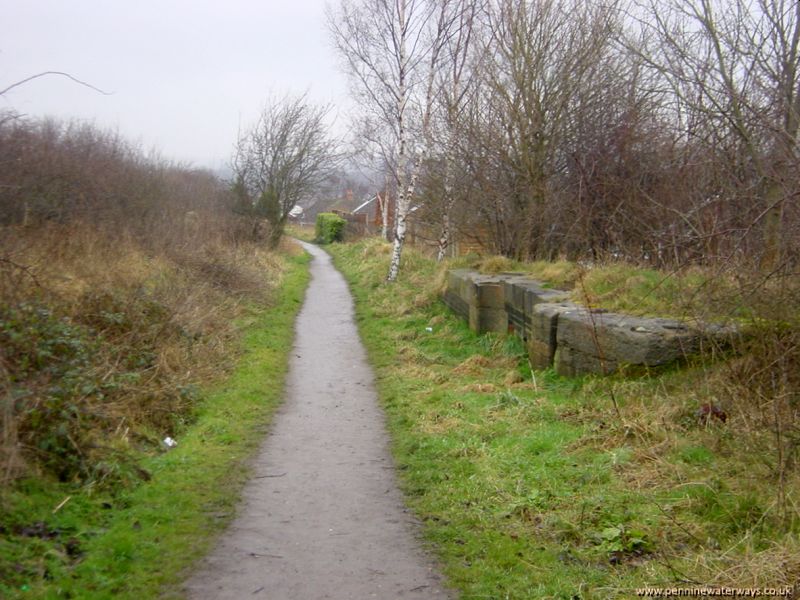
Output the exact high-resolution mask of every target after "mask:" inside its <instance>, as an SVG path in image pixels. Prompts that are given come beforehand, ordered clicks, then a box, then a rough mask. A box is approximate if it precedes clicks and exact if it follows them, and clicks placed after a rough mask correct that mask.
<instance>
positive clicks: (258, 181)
mask: <svg viewBox="0 0 800 600" xmlns="http://www.w3.org/2000/svg"><path fill="white" fill-rule="evenodd" d="M329 111H330V109H329V107H327V106H314V105H312V104H311V103H310V102H309V101H308V99H307V97H306V96H305V95H301V96H294V97H293V96H285V97H283V98H280V99H273V100H271V101H269V102H268V103H267V105H266V106H265V107H264V109H263V111H262V112H261V115H260V117H259V119H258V121H257V122H256V123H255V125H254V126H253V127H252V128H251V129H249V130H248V131H245V132H244V133H243V134H240V136H239V139H238V141H237V143H236V147H235V150H234V156H233V161H232V167H233V172H234V184H233V190H234V193H235V194H236V196H237V198H238V205H239V207H240V209H241V210H244V211H246V212H248V213H249V214H252V215H254V216H255V217H257V218H259V219H260V218H264V219H266V220H267V221H268V222H269V224H270V233H269V244H270V245H271V246H275V245H277V244H278V242H279V241H280V238H281V235H282V234H283V229H284V226H285V224H286V220H287V219H288V217H289V212H290V211H291V210H292V208H293V207H294V206H295V205H296V204H298V203H299V202H302V201H304V200H306V199H308V198H309V197H310V196H311V195H312V194H313V193H314V192H315V191H316V190H317V189H318V188H319V186H320V185H321V184H322V183H323V181H324V180H325V178H326V177H327V176H328V175H330V174H331V173H332V172H333V170H334V169H335V168H336V165H337V162H338V152H337V147H338V143H337V141H336V140H334V139H333V138H331V137H330V136H329V135H328V128H327V125H326V122H325V121H326V118H327V115H328V113H329Z"/></svg>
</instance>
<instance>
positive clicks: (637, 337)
mask: <svg viewBox="0 0 800 600" xmlns="http://www.w3.org/2000/svg"><path fill="white" fill-rule="evenodd" d="M568 296H569V294H568V292H565V291H563V290H554V289H551V288H548V287H546V286H545V285H544V284H543V283H542V282H540V281H537V280H535V279H531V278H529V277H525V276H522V275H520V274H518V273H503V274H499V275H481V274H480V273H477V272H476V271H470V270H467V269H459V270H453V271H450V273H449V276H448V285H447V290H446V292H445V294H444V301H445V303H446V304H447V305H448V306H449V307H450V308H451V310H453V311H454V312H455V313H457V314H459V315H461V317H462V318H464V319H466V320H468V321H469V325H470V328H471V329H472V330H473V331H476V332H478V333H485V332H487V331H493V332H497V333H506V332H510V333H514V334H516V335H519V336H520V337H521V338H522V339H523V340H525V343H526V346H527V348H528V355H529V357H530V360H531V364H532V365H533V367H534V368H538V369H544V368H549V367H551V366H552V367H555V370H556V371H557V372H558V373H559V374H561V375H567V376H575V375H583V374H587V373H599V374H608V373H611V372H613V371H616V370H617V369H619V368H621V367H624V366H629V365H630V366H642V367H657V366H661V365H666V364H669V363H671V362H674V361H676V360H678V359H680V358H683V357H685V356H687V355H689V354H692V353H695V352H697V351H698V350H699V348H700V343H701V340H702V339H703V336H704V333H703V332H701V331H699V330H698V329H694V328H690V327H689V326H687V325H686V324H684V323H681V322H680V321H676V320H673V319H661V318H644V317H632V316H629V315H622V314H616V313H609V312H605V311H601V310H593V311H590V310H588V309H586V308H585V307H582V306H579V305H577V304H574V303H572V302H569V301H568V300H567V298H568ZM706 333H707V332H706Z"/></svg>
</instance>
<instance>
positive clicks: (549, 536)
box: [329, 240, 800, 600]
mask: <svg viewBox="0 0 800 600" xmlns="http://www.w3.org/2000/svg"><path fill="white" fill-rule="evenodd" d="M329 249H330V252H331V253H332V254H333V256H334V259H335V262H336V264H337V266H338V267H339V268H340V269H341V270H342V271H343V273H344V274H345V276H346V277H347V279H348V281H349V282H350V286H351V290H352V291H353V294H354V297H355V300H356V312H357V317H358V321H359V326H360V330H361V333H362V336H363V338H364V341H365V344H366V346H367V349H368V352H369V356H370V360H371V362H372V364H373V365H374V367H375V369H376V375H377V384H378V389H379V393H380V396H381V400H382V403H383V405H384V407H385V409H386V412H387V416H388V423H389V428H390V432H391V435H392V438H393V451H394V456H395V460H396V462H397V464H398V467H399V469H400V474H401V482H402V486H403V489H404V492H405V494H406V498H407V502H408V504H409V506H410V507H411V508H412V509H413V511H414V512H415V513H416V514H417V515H418V517H419V518H420V519H421V520H422V521H423V523H424V524H425V534H426V537H427V539H428V541H429V543H430V544H431V545H432V547H433V549H434V551H435V552H436V554H437V555H438V556H439V557H440V559H441V561H442V563H443V565H444V571H445V573H446V575H447V577H448V579H449V581H450V582H451V584H452V585H453V586H454V587H455V588H456V589H458V590H459V591H460V593H461V597H462V598H463V599H465V600H473V599H474V600H477V599H483V598H492V599H494V598H514V599H516V598H569V599H573V598H574V599H584V600H588V599H599V598H627V597H635V596H634V593H633V590H634V589H635V588H637V587H640V586H644V585H656V586H670V587H672V586H676V585H682V586H685V585H688V584H687V583H686V582H687V581H689V582H697V583H703V584H710V585H741V586H746V585H777V584H779V583H780V584H786V583H791V582H793V581H794V580H795V579H796V578H797V576H798V574H800V559H798V558H796V555H797V550H798V543H797V533H798V530H800V527H799V526H798V525H800V523H798V520H797V519H796V518H794V519H792V518H790V519H788V520H786V519H783V518H780V517H779V515H777V513H776V510H775V499H776V494H775V486H774V478H773V475H772V473H771V471H770V468H769V464H768V463H769V460H770V458H769V457H768V456H766V455H763V454H762V455H759V454H758V453H754V452H753V451H752V447H748V446H747V444H746V443H744V442H743V441H740V440H739V439H738V438H737V434H736V432H735V431H734V430H732V429H731V428H732V427H733V426H734V425H730V426H721V425H716V424H711V425H709V426H707V427H701V426H699V425H698V423H697V421H696V420H695V419H694V417H693V416H692V415H693V414H694V413H693V411H694V410H695V409H696V407H697V405H698V403H700V402H703V401H704V396H703V394H704V393H707V392H709V389H708V386H709V385H710V380H711V378H710V377H709V375H710V374H712V375H713V371H708V370H706V369H705V368H704V367H699V368H697V369H693V370H687V371H678V370H673V371H670V372H667V373H665V374H663V375H659V376H654V377H648V378H642V379H636V380H627V379H624V378H621V377H611V378H606V379H590V378H586V379H578V380H568V379H563V378H560V377H558V376H556V375H555V374H554V373H553V372H552V371H544V372H536V373H532V372H531V371H530V370H529V368H528V366H527V364H528V363H527V360H526V358H525V352H524V348H523V346H522V344H521V343H520V342H519V340H517V339H516V338H514V337H510V338H505V337H500V336H495V335H484V336H477V335H475V334H473V333H472V332H471V331H469V329H468V328H467V326H466V324H464V323H463V322H461V321H460V320H459V319H458V318H456V317H454V316H453V315H451V314H449V313H448V312H447V310H446V309H445V307H444V306H443V305H442V304H441V302H439V301H438V299H437V297H436V292H437V284H438V282H440V281H441V273H438V274H437V269H436V266H435V265H434V264H433V263H432V262H431V261H429V260H428V259H426V258H425V257H423V256H421V255H420V254H418V253H416V252H414V251H413V249H410V248H407V249H406V251H405V253H404V255H403V258H404V262H403V266H402V273H401V277H400V281H399V282H397V283H396V284H387V283H385V282H384V277H385V274H386V270H387V267H388V247H387V246H386V245H385V244H383V243H381V242H378V241H375V240H365V241H363V242H359V243H357V244H350V245H348V244H344V245H341V244H334V245H332V246H331V247H330V248H329ZM709 393H710V392H709ZM612 394H613V396H614V397H615V398H616V400H617V403H618V404H619V406H620V415H619V416H617V414H616V411H615V410H614V408H613V404H612V402H611V395H612ZM732 420H733V419H732ZM795 479H796V478H795ZM788 489H789V491H790V493H791V494H794V496H793V497H794V498H797V492H798V490H800V487H799V486H798V485H797V481H795V480H794V479H793V481H792V483H791V485H790V487H789V488H788Z"/></svg>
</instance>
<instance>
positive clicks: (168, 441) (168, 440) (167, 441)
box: [164, 436, 178, 448]
mask: <svg viewBox="0 0 800 600" xmlns="http://www.w3.org/2000/svg"><path fill="white" fill-rule="evenodd" d="M164 445H165V446H166V447H167V448H174V447H175V446H177V445H178V442H176V441H175V440H173V439H172V438H171V437H169V436H167V437H165V438H164Z"/></svg>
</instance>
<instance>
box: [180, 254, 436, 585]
mask: <svg viewBox="0 0 800 600" xmlns="http://www.w3.org/2000/svg"><path fill="white" fill-rule="evenodd" d="M304 246H305V247H306V249H307V250H308V251H309V252H310V253H311V254H312V255H313V256H314V260H313V261H312V263H311V274H312V281H311V284H310V286H309V288H308V291H307V294H306V299H305V303H304V305H303V308H302V310H301V311H300V315H299V317H298V320H297V325H296V338H295V343H294V348H293V350H292V358H291V363H290V368H289V374H288V380H287V390H286V398H285V401H284V404H283V406H282V407H281V409H280V410H279V411H278V413H277V414H276V416H275V421H274V423H273V427H272V430H271V433H270V435H269V436H268V437H267V439H266V441H265V443H264V444H263V446H262V448H261V450H260V452H259V455H258V457H257V458H256V461H255V465H254V476H255V478H254V479H253V480H252V481H251V482H250V483H248V484H247V486H246V487H245V490H244V497H243V501H242V506H240V509H239V513H238V517H237V518H236V519H235V521H234V522H233V524H232V525H231V527H230V528H229V529H228V530H227V531H226V532H225V533H224V534H223V535H222V538H221V539H220V540H219V542H218V544H217V547H216V548H215V549H214V551H212V553H211V554H210V555H209V556H208V557H207V558H206V559H204V561H203V562H202V564H201V565H200V567H199V569H198V571H197V572H196V573H195V575H194V576H192V578H191V579H190V580H189V581H188V582H187V583H186V591H187V592H188V595H189V597H190V598H194V599H214V600H224V599H227V598H236V599H241V598H256V599H257V598H264V599H268V600H284V599H285V600H290V599H291V600H317V599H322V598H330V599H335V600H340V599H341V600H344V599H350V598H352V599H354V600H361V599H364V598H382V599H387V600H391V599H394V598H449V597H450V596H449V595H448V593H447V592H446V591H445V588H444V587H443V585H442V583H441V579H440V577H439V576H438V575H437V574H436V572H435V567H434V565H433V564H432V563H431V562H430V560H429V559H428V557H426V556H425V555H424V553H423V552H422V550H421V548H420V546H419V543H418V542H417V540H416V539H415V537H414V532H415V530H416V525H415V523H414V521H413V519H412V518H411V516H410V515H409V514H407V512H406V510H405V509H404V507H403V502H402V498H401V495H400V492H399V491H398V489H397V485H396V481H395V474H394V466H393V463H392V459H391V456H390V455H389V452H388V439H387V435H386V431H385V427H384V417H383V413H382V412H381V410H380V408H379V406H378V404H377V398H376V394H375V390H374V387H373V383H372V373H371V371H370V368H369V366H368V365H367V362H366V355H365V352H364V348H363V346H362V345H361V341H360V339H359V337H358V332H357V330H356V327H355V323H354V320H353V305H352V299H351V297H350V293H349V290H348V289H347V285H346V283H345V281H344V278H343V277H342V276H341V275H340V274H339V273H338V272H337V271H336V270H335V269H334V268H333V266H332V265H331V261H330V258H329V257H328V255H327V254H326V253H325V252H323V251H322V250H320V249H319V248H317V247H315V246H310V245H307V244H304Z"/></svg>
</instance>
